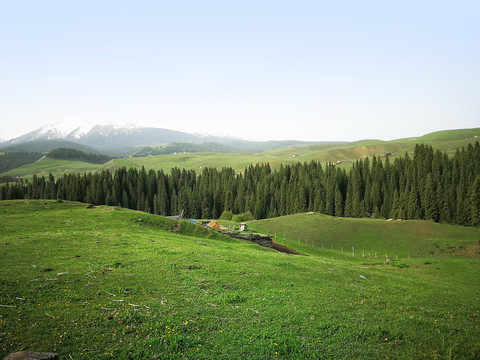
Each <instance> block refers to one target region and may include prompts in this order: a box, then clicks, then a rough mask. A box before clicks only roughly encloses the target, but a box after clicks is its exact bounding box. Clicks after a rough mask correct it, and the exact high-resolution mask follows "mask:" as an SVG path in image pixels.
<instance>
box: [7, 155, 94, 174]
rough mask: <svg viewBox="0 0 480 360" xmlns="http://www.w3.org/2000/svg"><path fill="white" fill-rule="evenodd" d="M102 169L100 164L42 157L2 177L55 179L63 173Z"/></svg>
mask: <svg viewBox="0 0 480 360" xmlns="http://www.w3.org/2000/svg"><path fill="white" fill-rule="evenodd" d="M101 168H102V164H91V163H88V162H85V161H78V160H58V159H51V158H47V157H43V158H41V159H39V160H37V161H36V162H33V163H30V164H27V165H23V166H21V167H18V168H16V169H13V170H10V171H7V172H4V173H2V174H0V175H2V176H13V177H22V178H31V177H32V176H33V175H34V174H36V175H38V176H42V175H46V176H48V174H49V173H52V175H54V176H55V177H59V176H63V174H65V173H71V172H86V171H97V170H99V169H101Z"/></svg>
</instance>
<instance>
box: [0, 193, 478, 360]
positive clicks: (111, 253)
mask: <svg viewBox="0 0 480 360" xmlns="http://www.w3.org/2000/svg"><path fill="white" fill-rule="evenodd" d="M0 215H1V218H2V220H3V221H2V222H0V246H1V248H0V249H1V251H0V284H1V291H0V305H1V306H0V357H3V356H4V355H6V354H7V353H9V352H11V351H16V350H38V351H55V352H58V353H59V354H60V356H61V359H67V358H73V359H78V358H85V359H107V358H108V359H110V358H116V359H185V358H189V359H211V358H220V359H239V358H242V359H267V358H269V359H306V358H313V359H318V358H330V359H344V358H355V359H373V358H375V359H378V358H393V359H418V358H422V359H438V358H441V359H446V358H454V359H467V358H468V359H473V358H475V357H478V356H479V354H480V344H479V343H478V338H479V337H480V330H479V324H478V310H479V308H478V301H477V300H478V295H479V291H480V288H479V284H478V276H479V275H480V271H479V260H478V258H475V259H472V258H464V257H455V258H452V257H451V256H442V257H436V258H435V264H433V262H432V261H431V260H428V261H426V259H424V258H422V259H420V258H416V259H410V260H409V261H410V262H409V267H402V268H398V267H393V266H392V265H391V264H390V265H389V264H388V263H385V262H382V261H378V260H373V259H372V260H368V259H361V258H358V257H352V256H350V257H347V256H346V255H343V256H342V255H341V254H338V255H335V253H334V252H327V251H325V250H324V251H323V255H322V254H321V253H319V252H321V250H318V249H319V248H313V247H311V246H304V245H302V246H300V247H299V248H300V249H301V250H302V252H303V253H304V254H306V255H308V256H292V255H285V254H281V253H277V252H275V251H273V250H270V249H267V248H262V247H259V246H257V245H255V244H252V243H249V242H242V241H236V240H232V239H227V238H223V237H222V236H219V235H217V234H215V233H210V232H206V231H205V230H204V229H203V228H200V227H196V226H195V225H193V224H190V223H188V222H178V223H177V222H176V221H174V220H170V219H166V218H162V217H158V216H154V215H148V214H145V213H139V212H134V211H129V210H123V209H116V208H110V207H99V208H91V209H88V208H87V205H85V204H79V203H68V202H62V203H58V202H48V201H34V202H28V201H8V202H5V201H4V202H0ZM277 231H278V229H277ZM392 231H393V232H397V229H394V230H392ZM458 231H459V233H461V230H458ZM468 231H470V230H468ZM352 236H354V234H352ZM459 236H460V235H459ZM462 236H463V235H462ZM468 236H470V235H465V239H467V238H468ZM398 237H400V236H399V235H398ZM452 241H454V240H453V239H452ZM463 241H464V240H461V242H462V243H463ZM465 241H467V240H465ZM293 245H294V244H293ZM427 262H432V264H431V265H425V264H426V263H427ZM444 264H446V265H444ZM447 265H448V266H447ZM427 267H428V268H427ZM437 269H438V270H437ZM459 294H461V296H459Z"/></svg>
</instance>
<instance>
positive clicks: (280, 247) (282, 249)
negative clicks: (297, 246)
mask: <svg viewBox="0 0 480 360" xmlns="http://www.w3.org/2000/svg"><path fill="white" fill-rule="evenodd" d="M272 246H273V248H274V249H275V250H277V251H280V252H283V253H286V254H293V255H300V253H299V252H298V251H297V250H293V249H290V248H289V247H287V246H285V245H283V244H280V243H278V242H276V241H272Z"/></svg>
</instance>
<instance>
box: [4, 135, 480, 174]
mask: <svg viewBox="0 0 480 360" xmlns="http://www.w3.org/2000/svg"><path fill="white" fill-rule="evenodd" d="M478 136H480V128H475V129H462V130H448V131H440V132H435V133H431V134H427V135H425V136H421V137H415V138H408V139H398V140H393V141H380V140H363V141H358V142H351V143H340V144H338V143H337V144H321V145H309V146H298V147H286V148H280V149H275V150H270V151H266V152H263V153H256V154H251V153H187V154H169V155H159V156H147V157H135V158H120V159H115V160H111V161H109V162H107V163H105V165H104V166H103V167H92V166H87V167H86V168H85V169H86V170H88V171H95V170H100V169H109V170H115V169H118V168H121V167H127V168H130V167H136V168H141V167H142V166H144V167H145V168H146V169H147V170H149V169H154V170H159V169H163V170H164V171H166V172H169V171H170V170H171V169H172V168H174V167H178V168H185V169H187V170H196V171H198V170H201V169H202V168H205V167H215V168H218V169H221V168H222V167H232V168H233V169H235V171H237V172H241V171H243V170H244V169H245V168H246V167H247V166H248V165H250V164H257V163H270V165H271V167H272V168H274V169H275V168H278V167H280V165H281V164H291V163H295V162H304V161H311V160H314V161H320V162H336V161H341V160H347V161H355V160H356V159H359V158H362V157H367V156H368V157H372V156H374V155H376V156H381V155H383V154H385V153H393V154H395V155H404V154H405V152H406V151H408V152H410V153H412V152H413V150H414V147H415V144H417V143H420V144H421V143H424V144H428V145H431V146H432V147H434V148H435V149H439V150H442V151H446V152H448V153H450V154H453V153H454V152H455V151H456V149H457V148H459V147H462V146H466V145H468V144H470V143H472V144H473V143H475V142H476V141H478V140H479V139H480V138H479V137H478ZM66 166H68V164H66V163H63V162H59V163H58V166H57V165H55V163H50V164H49V165H48V166H47V167H45V166H44V163H43V162H42V161H41V162H39V163H33V164H30V165H27V166H24V167H22V168H19V169H17V170H14V171H13V172H9V173H3V174H0V175H2V176H5V175H12V174H13V175H12V176H21V177H31V176H32V175H33V174H34V173H36V174H45V171H46V173H47V174H48V172H49V171H51V172H52V173H53V174H54V175H55V176H57V175H62V174H63V173H64V172H65V171H68V170H69V169H68V168H66ZM340 166H343V167H347V168H348V167H349V166H350V164H349V163H348V162H347V163H345V164H342V165H340ZM83 168H84V166H83V165H82V164H80V163H72V169H70V170H71V171H83V170H82V169H83Z"/></svg>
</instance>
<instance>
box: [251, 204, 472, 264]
mask: <svg viewBox="0 0 480 360" xmlns="http://www.w3.org/2000/svg"><path fill="white" fill-rule="evenodd" d="M248 224H249V226H250V227H252V228H254V229H256V230H258V231H262V232H266V233H269V234H276V235H277V237H278V238H279V239H281V240H283V239H285V243H286V244H287V245H295V244H297V245H298V243H300V244H301V245H304V244H307V245H309V246H314V247H317V248H321V247H322V246H323V248H324V250H325V249H327V250H332V249H333V250H334V251H337V252H341V251H342V249H343V250H344V253H348V254H351V253H352V246H353V247H354V250H355V249H356V252H357V254H356V255H357V256H362V255H363V251H365V253H366V256H368V254H370V256H371V257H374V254H375V252H376V253H377V254H378V257H379V258H383V259H385V254H387V255H389V257H390V258H396V257H397V256H398V257H399V258H401V259H405V258H408V257H409V256H410V257H445V256H455V257H457V256H462V257H470V256H472V257H475V258H480V243H479V241H480V229H479V228H474V227H462V226H456V225H446V224H439V223H434V222H429V221H420V220H408V221H398V220H395V221H388V220H384V219H365V218H363V219H353V218H339V217H332V216H327V215H322V214H310V213H309V214H295V215H289V216H282V217H278V218H273V219H266V220H257V221H252V222H249V223H248ZM299 240H300V241H299Z"/></svg>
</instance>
